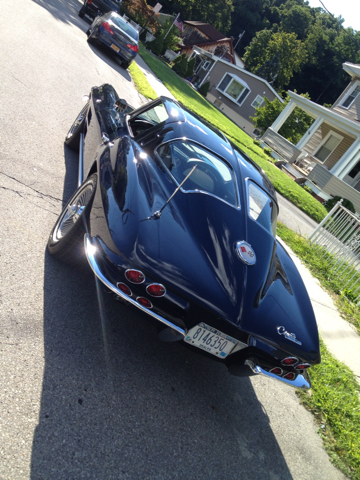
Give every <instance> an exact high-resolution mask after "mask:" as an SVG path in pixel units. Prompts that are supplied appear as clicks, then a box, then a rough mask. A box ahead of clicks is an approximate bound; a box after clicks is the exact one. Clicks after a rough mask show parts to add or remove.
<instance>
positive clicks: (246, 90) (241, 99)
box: [237, 88, 250, 105]
mask: <svg viewBox="0 0 360 480" xmlns="http://www.w3.org/2000/svg"><path fill="white" fill-rule="evenodd" d="M249 92H250V90H249V89H248V88H244V91H243V92H242V94H241V95H240V98H239V100H238V101H237V103H238V104H239V105H240V104H241V103H242V102H243V100H244V98H245V97H246V95H247V94H248V93H249Z"/></svg>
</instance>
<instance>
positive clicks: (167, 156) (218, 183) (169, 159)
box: [157, 140, 238, 207]
mask: <svg viewBox="0 0 360 480" xmlns="http://www.w3.org/2000/svg"><path fill="white" fill-rule="evenodd" d="M157 154H158V156H159V157H160V158H161V160H162V161H163V163H164V164H165V166H166V168H167V169H168V171H169V172H170V174H171V176H172V177H173V178H174V179H175V181H176V183H177V184H178V185H179V184H180V183H181V182H182V181H183V180H184V179H185V177H186V176H187V175H188V174H189V173H190V172H191V169H192V168H193V167H194V166H196V169H195V170H194V171H193V173H192V174H191V176H190V177H189V178H188V179H187V180H186V182H185V183H184V185H183V186H182V189H183V190H185V191H186V192H205V193H210V194H211V195H214V196H215V197H217V198H219V199H221V200H223V201H224V202H226V203H229V204H230V205H232V206H234V207H237V206H238V200H237V194H236V184H235V179H234V173H233V171H232V169H231V167H230V166H229V165H228V164H227V163H225V162H224V161H223V160H221V159H220V158H219V157H217V156H216V155H214V154H213V153H211V152H209V151H208V150H206V149H205V148H203V147H201V146H199V145H197V144H195V143H192V142H188V141H181V140H177V141H174V142H171V143H167V144H166V145H161V146H160V147H159V148H158V149H157Z"/></svg>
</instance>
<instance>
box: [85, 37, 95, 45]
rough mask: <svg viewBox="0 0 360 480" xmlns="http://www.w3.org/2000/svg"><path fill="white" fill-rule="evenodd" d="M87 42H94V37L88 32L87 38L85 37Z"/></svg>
mask: <svg viewBox="0 0 360 480" xmlns="http://www.w3.org/2000/svg"><path fill="white" fill-rule="evenodd" d="M87 42H88V43H90V45H93V43H94V38H93V37H92V35H91V34H89V36H88V38H87Z"/></svg>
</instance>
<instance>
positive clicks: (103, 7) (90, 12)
mask: <svg viewBox="0 0 360 480" xmlns="http://www.w3.org/2000/svg"><path fill="white" fill-rule="evenodd" d="M120 6H121V0H85V1H84V5H83V6H82V7H81V8H80V10H79V17H80V18H83V17H84V16H85V15H86V16H88V17H90V18H92V19H94V18H95V17H97V16H98V15H103V14H104V13H107V12H117V13H120Z"/></svg>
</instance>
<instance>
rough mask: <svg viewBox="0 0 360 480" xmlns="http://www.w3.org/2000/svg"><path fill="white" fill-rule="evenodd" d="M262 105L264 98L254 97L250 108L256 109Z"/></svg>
mask: <svg viewBox="0 0 360 480" xmlns="http://www.w3.org/2000/svg"><path fill="white" fill-rule="evenodd" d="M263 103H264V97H262V96H261V95H256V97H255V98H254V100H253V102H252V104H251V106H252V107H253V108H258V107H261V105H262V104H263Z"/></svg>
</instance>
